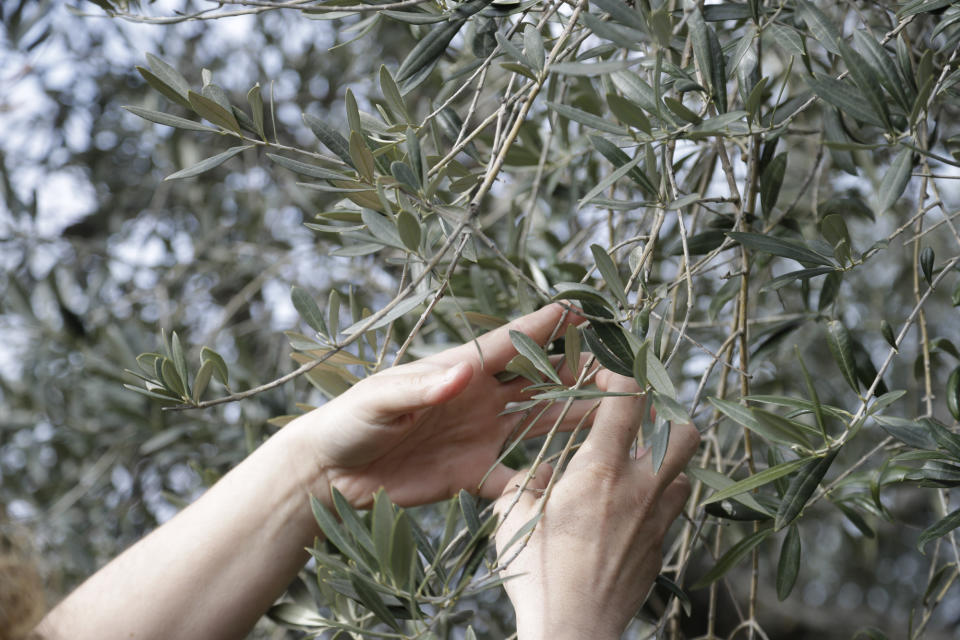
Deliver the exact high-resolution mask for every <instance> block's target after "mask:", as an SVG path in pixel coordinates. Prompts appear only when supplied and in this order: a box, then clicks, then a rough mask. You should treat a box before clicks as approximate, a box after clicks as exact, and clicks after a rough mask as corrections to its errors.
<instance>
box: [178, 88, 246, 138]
mask: <svg viewBox="0 0 960 640" xmlns="http://www.w3.org/2000/svg"><path fill="white" fill-rule="evenodd" d="M187 98H188V99H189V100H190V108H192V109H193V110H194V111H196V112H197V115H199V116H200V117H201V118H203V119H204V120H209V121H210V122H212V123H213V124H215V125H217V126H218V127H223V128H224V129H229V130H230V131H233V132H234V133H240V123H239V122H237V119H236V117H234V115H233V113H231V112H230V111H227V110H226V109H224V108H223V107H222V106H221V105H219V104H217V103H216V102H215V101H213V100H211V99H210V98H207V97H206V96H203V95H201V94H199V93H196V92H194V91H190V92H188V93H187Z"/></svg>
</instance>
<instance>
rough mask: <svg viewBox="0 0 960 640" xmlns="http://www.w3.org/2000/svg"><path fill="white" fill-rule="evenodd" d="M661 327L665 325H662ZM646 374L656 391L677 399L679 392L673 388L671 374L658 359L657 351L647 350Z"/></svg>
mask: <svg viewBox="0 0 960 640" xmlns="http://www.w3.org/2000/svg"><path fill="white" fill-rule="evenodd" d="M661 326H663V325H662V324H661ZM646 373H647V380H648V381H649V382H650V385H651V386H652V387H653V388H654V390H655V391H658V392H659V393H662V394H663V395H665V396H667V397H669V398H676V397H677V390H676V388H675V387H674V386H673V381H672V380H671V379H670V374H669V373H667V369H666V367H664V366H663V363H662V362H660V358H658V357H657V353H656V349H652V348H650V349H647V371H646Z"/></svg>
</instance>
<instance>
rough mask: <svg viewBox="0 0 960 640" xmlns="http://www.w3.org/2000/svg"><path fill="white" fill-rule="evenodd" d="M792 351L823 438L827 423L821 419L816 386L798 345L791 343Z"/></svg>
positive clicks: (820, 406) (825, 436)
mask: <svg viewBox="0 0 960 640" xmlns="http://www.w3.org/2000/svg"><path fill="white" fill-rule="evenodd" d="M793 352H794V353H795V354H796V357H797V363H798V364H799V365H800V371H801V373H803V381H804V384H805V385H806V386H807V395H809V396H810V405H811V407H812V408H813V415H814V417H815V418H816V419H817V426H818V427H819V428H820V433H821V434H822V435H823V439H824V440H826V439H827V425H826V422H825V421H824V419H823V405H822V404H820V395H819V394H818V393H817V387H816V385H815V384H814V383H813V378H811V377H810V372H809V371H807V365H806V363H804V361H803V357H801V355H800V347H799V346H797V345H793Z"/></svg>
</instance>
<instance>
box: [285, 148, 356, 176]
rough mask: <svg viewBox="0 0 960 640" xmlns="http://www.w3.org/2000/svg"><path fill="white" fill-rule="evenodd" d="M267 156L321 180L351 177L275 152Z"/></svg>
mask: <svg viewBox="0 0 960 640" xmlns="http://www.w3.org/2000/svg"><path fill="white" fill-rule="evenodd" d="M267 157H268V158H270V159H271V160H273V161H274V162H276V163H277V164H278V165H280V166H281V167H284V168H285V169H289V170H290V171H293V172H294V173H299V174H300V175H302V176H309V177H311V178H319V179H321V180H348V179H349V178H350V177H349V176H346V175H344V174H342V173H337V172H336V171H331V170H330V169H325V168H323V167H320V166H317V165H315V164H310V163H309V162H300V161H299V160H293V159H292V158H285V157H284V156H278V155H276V154H274V153H268V154H267Z"/></svg>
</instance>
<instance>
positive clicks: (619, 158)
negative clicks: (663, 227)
mask: <svg viewBox="0 0 960 640" xmlns="http://www.w3.org/2000/svg"><path fill="white" fill-rule="evenodd" d="M589 138H590V142H591V143H592V144H593V146H594V147H595V148H596V149H597V151H599V152H600V153H601V154H602V155H603V157H605V158H606V159H607V160H609V161H610V163H611V164H613V165H614V166H615V167H623V166H625V165H628V164H632V165H633V166H632V168H631V169H630V171H629V172H628V173H627V175H629V176H630V178H631V179H632V180H633V181H634V182H636V183H637V184H638V185H639V186H640V188H641V189H643V190H644V191H645V192H646V193H647V194H656V193H657V189H656V188H655V187H654V186H653V183H652V182H650V178H648V177H647V175H646V174H645V173H644V172H643V170H642V169H640V168H639V167H638V166H636V160H637V159H638V158H640V157H641V154H639V153H638V154H637V157H636V158H634V159H633V161H631V159H630V158H629V157H628V156H627V154H626V153H624V152H623V150H622V149H620V147H618V146H617V145H615V144H613V143H612V142H610V141H609V140H607V139H606V138H603V137H600V136H589Z"/></svg>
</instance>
